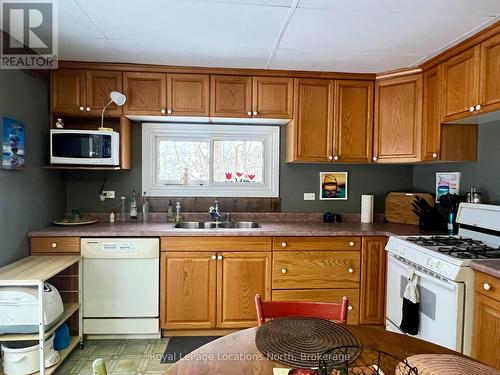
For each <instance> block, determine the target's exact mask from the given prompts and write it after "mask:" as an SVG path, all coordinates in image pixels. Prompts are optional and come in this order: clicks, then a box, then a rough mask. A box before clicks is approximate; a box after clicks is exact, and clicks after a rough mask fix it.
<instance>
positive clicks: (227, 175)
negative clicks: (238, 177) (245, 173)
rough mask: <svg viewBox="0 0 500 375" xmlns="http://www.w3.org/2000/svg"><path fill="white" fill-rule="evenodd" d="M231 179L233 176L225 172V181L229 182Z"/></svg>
mask: <svg viewBox="0 0 500 375" xmlns="http://www.w3.org/2000/svg"><path fill="white" fill-rule="evenodd" d="M232 178H233V174H232V173H231V172H226V180H228V181H229V180H231V179H232Z"/></svg>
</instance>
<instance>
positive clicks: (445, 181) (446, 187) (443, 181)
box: [436, 172, 460, 203]
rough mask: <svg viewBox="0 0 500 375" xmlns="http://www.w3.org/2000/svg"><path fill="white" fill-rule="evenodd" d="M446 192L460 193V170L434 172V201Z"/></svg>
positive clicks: (437, 201) (437, 200)
mask: <svg viewBox="0 0 500 375" xmlns="http://www.w3.org/2000/svg"><path fill="white" fill-rule="evenodd" d="M448 193H449V194H456V195H460V172H438V173H436V203H439V198H441V197H442V196H443V195H446V194H448Z"/></svg>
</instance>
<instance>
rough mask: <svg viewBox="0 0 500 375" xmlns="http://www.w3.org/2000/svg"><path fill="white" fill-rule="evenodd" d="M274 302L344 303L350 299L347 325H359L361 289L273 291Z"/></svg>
mask: <svg viewBox="0 0 500 375" xmlns="http://www.w3.org/2000/svg"><path fill="white" fill-rule="evenodd" d="M272 293H273V297H272V298H273V301H298V302H332V303H342V297H344V296H345V297H347V298H349V311H348V312H347V324H359V289H293V290H291V289H289V290H273V292H272Z"/></svg>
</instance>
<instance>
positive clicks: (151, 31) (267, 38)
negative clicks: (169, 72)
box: [78, 0, 288, 48]
mask: <svg viewBox="0 0 500 375" xmlns="http://www.w3.org/2000/svg"><path fill="white" fill-rule="evenodd" d="M78 1H79V2H80V4H81V5H82V7H83V8H84V9H85V10H86V12H87V13H88V14H89V15H90V17H91V18H92V20H93V21H94V22H95V23H96V24H97V26H98V27H99V29H100V30H101V31H102V32H103V33H104V35H105V37H106V38H108V39H126V40H139V41H145V40H148V41H155V40H156V41H158V42H159V43H160V42H161V43H162V44H164V43H176V44H182V43H193V42H196V43H207V44H213V43H220V44H225V45H229V46H235V47H247V48H271V47H272V46H273V43H274V41H275V39H276V36H277V35H278V32H279V30H280V27H281V24H282V23H283V20H284V19H285V16H286V14H287V13H288V8H284V7H262V6H254V5H241V4H230V3H218V2H217V3H215V2H207V1H194V0H193V1H189V0H184V1H173V0H169V1H160V0H145V1H141V3H140V5H139V4H137V3H136V2H132V1H122V2H120V5H119V6H117V5H116V3H114V2H111V1H102V0H78ZM158 48H162V47H161V45H160V44H159V45H158Z"/></svg>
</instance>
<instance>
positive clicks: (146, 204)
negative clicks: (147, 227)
mask: <svg viewBox="0 0 500 375" xmlns="http://www.w3.org/2000/svg"><path fill="white" fill-rule="evenodd" d="M149 211H150V206H149V202H148V197H147V196H146V192H144V194H143V195H142V221H144V222H145V223H147V222H148V221H149Z"/></svg>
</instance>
